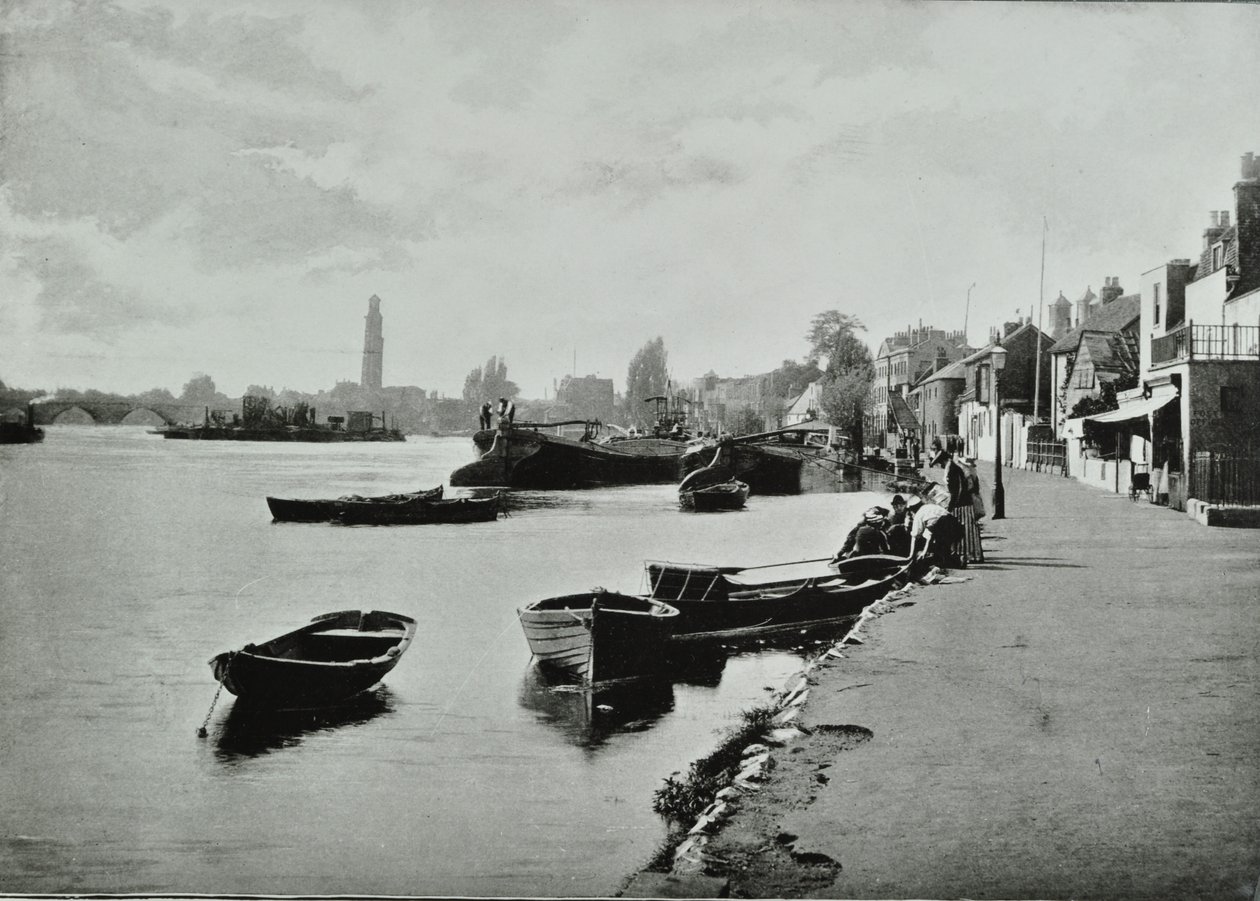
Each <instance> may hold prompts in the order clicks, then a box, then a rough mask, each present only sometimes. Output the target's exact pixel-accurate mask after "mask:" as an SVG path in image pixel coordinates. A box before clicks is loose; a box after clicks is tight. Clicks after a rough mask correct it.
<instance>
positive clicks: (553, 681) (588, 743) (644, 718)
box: [519, 665, 674, 750]
mask: <svg viewBox="0 0 1260 901" xmlns="http://www.w3.org/2000/svg"><path fill="white" fill-rule="evenodd" d="M519 698H520V703H521V706H522V707H524V708H525V709H527V710H532V711H533V712H534V713H535V714H537V716H538V720H539V721H540V722H544V723H547V724H548V725H551V726H555V727H556V728H557V729H559V730H560V732H561V733H562V734H563V735H564V737H565V738H566V739H568V740H569V741H570V742H572V743H573V744H575V745H577V746H578V747H582V748H587V749H589V750H595V749H597V748H600V747H602V746H603V745H604V744H605V743H606V742H607V741H608V739H609V737H610V736H612V735H616V734H620V733H627V732H643V731H646V730H647V729H650V728H651V727H652V725H653V724H655V723H656V722H657V721H658V720H659V719H660V718H661V717H663V716H665V714H667V713H669V712H670V711H671V710H673V709H674V686H673V684H672V683H671V682H670V681H669V680H667V679H635V680H632V681H628V682H619V683H615V684H608V685H598V686H595V687H593V688H590V687H585V688H584V687H583V686H581V685H575V684H574V683H572V682H565V681H561V680H559V679H557V678H554V677H552V676H549V675H548V674H547V672H546V671H544V670H541V669H539V668H538V667H537V666H536V665H534V666H530V667H529V668H528V669H527V670H526V671H525V676H524V678H522V680H521V687H520V694H519Z"/></svg>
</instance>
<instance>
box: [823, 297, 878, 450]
mask: <svg viewBox="0 0 1260 901" xmlns="http://www.w3.org/2000/svg"><path fill="white" fill-rule="evenodd" d="M859 330H860V331H866V326H864V325H862V323H861V321H859V320H858V319H857V317H855V316H849V315H848V314H846V313H841V312H840V311H838V310H828V311H826V312H825V313H819V314H818V315H817V316H815V317H814V320H813V322H812V324H811V326H810V330H809V334H808V335H807V336H806V337H807V339H808V340H809V342H810V359H812V360H818V359H823V358H825V359H826V360H827V374H826V376H825V377H824V379H823V388H822V398H821V403H822V412H823V415H824V416H825V417H826V419H827V421H828V422H830V423H831V424H832V425H834V426H836V427H837V428H841V429H844V430H845V431H846V432H848V433H849V436H850V437H851V438H852V439H853V446H854V447H857V448H861V447H863V446H864V441H863V438H864V435H863V431H864V428H863V422H864V420H865V417H866V409H867V405H868V404H869V403H870V395H871V385H872V384H873V383H874V381H875V360H874V358H873V357H872V356H871V351H870V348H868V347H867V346H866V344H865V343H864V342H863V341H862V340H861V339H860V338H858V336H857V334H856V332H857V331H859Z"/></svg>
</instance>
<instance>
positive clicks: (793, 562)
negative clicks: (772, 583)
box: [740, 557, 831, 572]
mask: <svg viewBox="0 0 1260 901" xmlns="http://www.w3.org/2000/svg"><path fill="white" fill-rule="evenodd" d="M830 559H831V558H830V557H816V558H814V559H813V560H789V561H788V562H787V563H763V564H762V565H761V566H745V567H744V568H743V569H741V570H740V572H746V571H747V570H750V569H772V568H774V567H776V566H798V565H800V564H801V563H826V562H827V561H828V560H830Z"/></svg>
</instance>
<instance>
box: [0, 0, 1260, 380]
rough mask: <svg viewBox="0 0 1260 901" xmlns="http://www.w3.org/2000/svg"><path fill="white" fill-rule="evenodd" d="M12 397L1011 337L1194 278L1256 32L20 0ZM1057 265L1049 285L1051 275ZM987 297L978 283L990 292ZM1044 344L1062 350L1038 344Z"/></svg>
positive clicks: (959, 17)
mask: <svg viewBox="0 0 1260 901" xmlns="http://www.w3.org/2000/svg"><path fill="white" fill-rule="evenodd" d="M0 36H2V40H3V47H0V115H2V116H3V121H2V122H0V126H2V128H0V379H2V380H3V381H4V382H5V383H6V384H8V385H9V386H18V387H25V388H46V389H49V390H53V389H55V388H57V387H67V388H97V389H100V390H107V391H119V392H122V393H136V392H140V391H145V390H148V389H151V388H155V387H164V388H169V389H171V390H172V391H174V392H175V393H179V390H180V388H181V387H182V385H183V384H184V383H185V382H187V381H188V380H189V379H190V378H191V377H192V376H193V375H194V374H197V373H207V374H209V375H211V376H212V378H214V380H215V382H216V384H217V386H218V388H219V390H221V391H223V392H224V393H226V394H239V393H242V392H244V390H245V388H246V387H247V386H248V385H250V384H260V385H267V386H271V387H274V388H275V389H277V390H280V389H282V388H294V389H297V390H302V391H310V392H314V391H317V390H319V389H322V388H330V387H331V386H332V385H333V384H335V383H336V382H337V381H341V380H351V381H357V380H358V378H359V373H360V363H361V353H362V347H363V328H364V316H365V315H366V313H367V306H368V298H369V297H371V296H372V295H374V294H375V295H377V296H379V297H380V298H381V312H382V314H383V316H384V335H385V353H384V381H385V384H387V385H416V386H420V387H423V388H427V389H429V390H434V391H438V392H441V393H442V394H445V395H458V394H459V393H460V391H461V389H462V387H463V381H464V376H465V375H466V374H467V373H468V372H469V371H470V370H471V369H473V368H474V367H476V366H479V365H481V364H482V363H483V362H484V361H485V360H486V359H487V358H488V357H490V356H491V355H498V356H499V357H500V358H502V359H504V360H506V362H507V366H508V376H509V378H511V379H512V380H513V381H515V382H516V383H517V384H518V385H519V386H520V387H521V390H522V394H523V395H524V396H525V397H543V396H545V395H547V394H549V393H551V392H552V391H553V384H554V383H555V381H556V380H558V379H560V378H562V377H563V376H565V375H566V374H569V373H576V374H577V375H599V376H601V377H604V378H612V379H614V380H615V383H616V386H617V388H618V390H623V389H624V386H625V381H626V371H627V367H628V365H629V362H630V359H631V358H632V357H633V355H634V354H635V352H636V351H637V350H638V349H639V348H640V347H642V346H643V344H644V343H646V342H647V341H649V340H651V339H653V338H655V337H657V336H660V337H662V338H663V339H664V342H665V347H666V350H667V352H668V354H669V363H670V368H671V371H672V374H673V377H674V379H675V380H676V381H685V380H688V379H691V378H694V377H697V376H700V375H702V374H704V373H706V372H708V371H714V372H716V373H717V374H718V375H721V376H741V375H747V374H753V373H759V372H766V371H769V370H770V369H773V368H775V367H776V366H778V365H780V364H781V363H782V361H783V360H785V359H801V358H802V357H803V356H804V355H805V353H806V352H807V350H808V348H807V344H806V341H805V334H806V332H807V331H808V328H809V323H810V320H811V318H812V317H813V316H814V315H815V314H817V313H820V312H822V311H825V310H831V309H836V310H840V311H841V312H844V313H848V314H849V315H852V316H855V317H857V318H858V319H859V320H860V321H861V322H862V323H863V324H864V325H865V326H866V329H867V331H866V332H865V333H864V334H863V337H864V338H866V339H867V341H868V343H870V345H871V346H872V348H874V347H876V346H877V345H878V343H879V342H880V341H881V340H882V339H883V338H885V337H887V336H888V335H890V334H892V333H893V332H895V331H897V330H901V329H905V328H906V327H907V326H910V325H914V326H917V325H919V324H920V323H922V324H923V325H933V326H936V327H938V328H945V329H949V330H955V329H962V328H963V327H964V325H966V328H967V332H968V336H969V338H970V340H971V341H972V343H974V344H981V343H983V342H984V341H985V340H986V338H987V336H988V333H989V328H990V327H991V326H996V325H997V324H999V323H1000V322H1002V321H1004V320H1009V319H1013V318H1014V317H1015V316H1017V315H1020V314H1023V315H1030V314H1031V315H1034V316H1035V315H1036V311H1037V309H1038V306H1039V303H1040V302H1041V301H1042V300H1043V299H1044V303H1045V304H1046V305H1047V307H1048V304H1049V303H1050V302H1051V301H1053V299H1054V298H1055V297H1057V296H1058V294H1059V292H1060V291H1062V292H1063V293H1064V294H1066V295H1067V296H1068V297H1069V299H1073V300H1074V299H1075V298H1076V297H1078V296H1080V295H1081V294H1083V293H1084V292H1085V290H1086V288H1087V287H1092V288H1093V289H1094V291H1095V292H1097V290H1098V288H1099V287H1100V286H1101V285H1102V283H1103V280H1104V278H1107V277H1111V276H1118V277H1119V279H1120V283H1121V285H1122V287H1124V288H1125V289H1127V290H1136V288H1137V281H1138V276H1139V275H1140V273H1142V272H1144V271H1146V270H1149V269H1151V268H1153V267H1155V266H1157V265H1160V264H1161V263H1164V262H1166V261H1167V260H1169V259H1173V258H1177V257H1190V256H1197V254H1198V252H1199V248H1200V245H1201V240H1202V238H1201V236H1202V231H1203V229H1204V228H1205V227H1206V226H1207V225H1208V216H1209V212H1210V211H1213V210H1224V209H1231V208H1232V196H1233V195H1232V186H1233V184H1234V182H1235V181H1237V180H1238V177H1239V159H1240V157H1241V156H1242V155H1243V154H1244V153H1246V152H1248V151H1257V152H1260V105H1258V104H1257V103H1256V100H1255V96H1256V95H1255V91H1256V86H1257V85H1260V54H1257V53H1256V52H1255V48H1256V47H1257V46H1260V6H1257V5H1251V4H1230V5H1224V4H1152V5H1146V4H1106V3H1090V4H1077V3H1041V4H1022V3H1013V4H1005V3H975V4H973V3H958V4H955V3H951V2H934V3H900V2H888V0H861V2H856V0H854V2H849V0H834V2H825V0H811V2H791V0H776V2H732V0H720V2H717V0H712V2H711V0H691V2H685V3H678V2H673V0H670V2H653V0H634V2H632V0H603V2H601V0H592V2H545V0H536V2H528V3H522V2H517V0H504V2H499V0H461V2H436V3H424V2H414V0H399V2H390V0H362V2H357V3H356V2H347V0H327V2H316V0H302V2H281V0H257V2H234V0H216V2H215V3H213V4H211V3H206V2H149V0H114V2H111V0H102V2H64V3H63V2H54V0H47V2H44V0H40V2H34V0H31V2H25V0H7V2H2V3H0ZM1043 241H1044V245H1045V263H1044V287H1043V277H1042V246H1043ZM972 285H974V287H971V286H972ZM1045 315H1046V320H1047V323H1048V313H1047V314H1045Z"/></svg>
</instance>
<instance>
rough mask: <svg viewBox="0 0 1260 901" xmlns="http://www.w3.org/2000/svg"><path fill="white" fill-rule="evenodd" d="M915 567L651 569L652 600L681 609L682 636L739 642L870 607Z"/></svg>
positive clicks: (657, 565)
mask: <svg viewBox="0 0 1260 901" xmlns="http://www.w3.org/2000/svg"><path fill="white" fill-rule="evenodd" d="M917 565H918V564H917V563H916V561H913V560H909V559H907V558H904V557H893V556H889V555H886V554H878V555H871V556H865V557H851V558H849V559H848V560H842V561H840V562H839V563H838V564H828V563H827V561H826V560H810V561H803V562H800V563H784V564H777V565H773V566H759V567H751V568H748V569H741V568H740V567H735V566H706V565H704V564H694V563H665V562H657V561H649V562H648V563H647V564H646V568H647V575H648V584H649V586H650V588H651V592H650V597H652V598H653V599H655V600H658V601H663V602H665V603H667V604H669V605H671V606H673V607H676V608H677V609H678V621H677V626H676V628H675V635H674V637H675V638H678V639H684V638H718V637H721V638H737V637H745V636H757V635H765V634H771V633H774V632H781V631H786V630H790V629H799V628H803V627H811V626H816V625H822V624H825V623H828V622H833V621H836V620H841V619H846V618H848V617H853V616H857V615H859V614H860V613H861V612H862V610H863V608H865V607H866V606H867V605H868V604H871V603H872V602H874V601H877V600H879V599H880V598H882V597H883V596H884V595H885V594H887V593H888V592H889V591H892V590H894V589H895V588H898V587H900V586H901V585H902V584H904V583H905V582H906V581H908V580H909V579H910V578H912V569H913V567H915V566H917Z"/></svg>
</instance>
